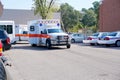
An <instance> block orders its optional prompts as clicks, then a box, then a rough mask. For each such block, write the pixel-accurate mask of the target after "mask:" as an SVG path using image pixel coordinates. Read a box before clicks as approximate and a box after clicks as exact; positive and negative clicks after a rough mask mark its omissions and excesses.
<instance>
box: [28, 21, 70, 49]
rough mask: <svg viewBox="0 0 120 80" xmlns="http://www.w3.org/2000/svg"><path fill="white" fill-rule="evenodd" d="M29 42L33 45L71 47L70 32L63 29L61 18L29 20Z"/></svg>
mask: <svg viewBox="0 0 120 80" xmlns="http://www.w3.org/2000/svg"><path fill="white" fill-rule="evenodd" d="M28 33H29V40H28V41H29V43H30V44H31V45H32V46H46V47H47V48H51V47H52V46H66V47H67V48H70V46H71V42H70V37H69V35H68V34H66V33H65V32H63V31H62V29H61V25H60V20H57V19H48V20H46V19H45V20H43V19H41V20H33V21H29V22H28Z"/></svg>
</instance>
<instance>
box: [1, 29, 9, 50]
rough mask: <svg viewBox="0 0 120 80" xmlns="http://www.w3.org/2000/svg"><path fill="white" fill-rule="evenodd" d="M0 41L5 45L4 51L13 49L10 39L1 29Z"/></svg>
mask: <svg viewBox="0 0 120 80" xmlns="http://www.w3.org/2000/svg"><path fill="white" fill-rule="evenodd" d="M0 40H1V42H2V45H3V51H5V50H8V49H10V48H11V43H10V38H9V37H8V34H7V32H6V31H5V30H1V29H0Z"/></svg>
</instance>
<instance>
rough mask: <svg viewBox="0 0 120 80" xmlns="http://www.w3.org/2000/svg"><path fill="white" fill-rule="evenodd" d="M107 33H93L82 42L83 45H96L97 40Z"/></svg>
mask: <svg viewBox="0 0 120 80" xmlns="http://www.w3.org/2000/svg"><path fill="white" fill-rule="evenodd" d="M108 34H109V32H98V33H94V34H93V35H92V36H88V37H87V39H86V40H83V43H85V44H90V45H95V44H98V42H97V41H98V39H99V38H102V37H104V36H107V35H108Z"/></svg>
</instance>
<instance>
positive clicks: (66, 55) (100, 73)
mask: <svg viewBox="0 0 120 80" xmlns="http://www.w3.org/2000/svg"><path fill="white" fill-rule="evenodd" d="M4 54H5V55H6V56H7V57H8V59H9V60H10V61H11V63H12V65H13V66H14V69H15V70H16V71H17V72H18V74H19V77H21V78H22V79H23V80H120V48H119V47H114V46H113V47H110V48H109V47H105V46H102V47H101V46H89V45H84V44H81V43H77V44H72V47H71V48H70V49H66V46H65V47H64V46H62V47H54V48H52V49H50V50H49V49H47V48H45V47H31V46H30V44H16V45H13V46H12V49H11V50H8V51H6V52H4ZM11 71H12V70H11ZM12 77H13V78H14V77H15V76H14V75H12Z"/></svg>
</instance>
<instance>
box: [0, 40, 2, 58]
mask: <svg viewBox="0 0 120 80" xmlns="http://www.w3.org/2000/svg"><path fill="white" fill-rule="evenodd" d="M0 56H2V43H1V41H0Z"/></svg>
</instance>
